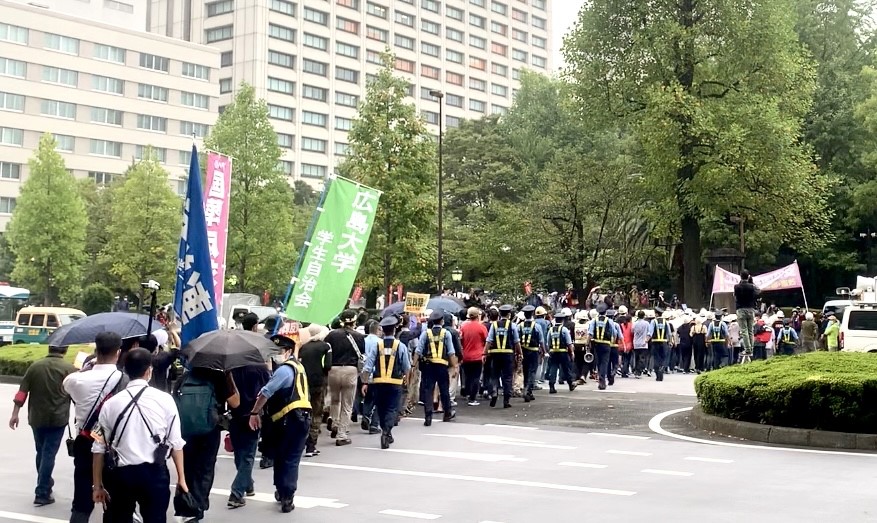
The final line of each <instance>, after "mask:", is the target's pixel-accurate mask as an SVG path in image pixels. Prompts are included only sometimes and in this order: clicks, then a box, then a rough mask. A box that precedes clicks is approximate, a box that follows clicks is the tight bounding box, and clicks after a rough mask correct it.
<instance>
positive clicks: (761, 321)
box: [752, 314, 773, 360]
mask: <svg viewBox="0 0 877 523" xmlns="http://www.w3.org/2000/svg"><path fill="white" fill-rule="evenodd" d="M766 321H767V315H766V314H765V315H763V316H761V317H760V318H758V320H757V321H756V322H755V329H754V332H755V335H754V345H753V347H752V358H753V359H756V360H766V359H767V345H768V344H769V343H770V340H771V338H772V337H773V331H772V330H771V329H770V327H769V326H768V325H766V324H765V322H766Z"/></svg>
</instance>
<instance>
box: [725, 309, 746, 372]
mask: <svg viewBox="0 0 877 523" xmlns="http://www.w3.org/2000/svg"><path fill="white" fill-rule="evenodd" d="M725 325H727V326H728V345H729V347H730V353H729V354H728V365H734V364H735V363H737V361H739V358H740V351H741V347H742V343H743V342H742V341H741V339H740V325H739V323H737V318H736V316H734V315H733V314H732V315H730V316H726V317H725Z"/></svg>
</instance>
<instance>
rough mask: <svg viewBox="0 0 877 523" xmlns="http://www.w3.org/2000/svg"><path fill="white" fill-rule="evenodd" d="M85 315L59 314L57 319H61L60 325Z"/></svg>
mask: <svg viewBox="0 0 877 523" xmlns="http://www.w3.org/2000/svg"><path fill="white" fill-rule="evenodd" d="M84 317H85V316H84V315H82V314H59V315H58V319H59V320H60V321H61V325H67V324H68V323H73V322H74V321H76V320H81V319H82V318H84Z"/></svg>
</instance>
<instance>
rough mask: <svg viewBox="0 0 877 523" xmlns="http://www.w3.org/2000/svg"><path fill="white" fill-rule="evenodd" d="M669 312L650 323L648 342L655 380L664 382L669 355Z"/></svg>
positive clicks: (670, 332)
mask: <svg viewBox="0 0 877 523" xmlns="http://www.w3.org/2000/svg"><path fill="white" fill-rule="evenodd" d="M672 333H673V331H672V329H671V328H670V311H664V312H663V313H662V314H661V317H660V318H656V319H653V320H652V321H651V336H650V337H649V342H651V345H652V363H653V365H654V369H655V380H656V381H664V369H666V368H667V363H668V362H667V360H668V358H669V355H670V348H669V344H670V336H672Z"/></svg>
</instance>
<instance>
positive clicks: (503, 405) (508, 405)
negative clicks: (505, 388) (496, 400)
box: [502, 402, 512, 409]
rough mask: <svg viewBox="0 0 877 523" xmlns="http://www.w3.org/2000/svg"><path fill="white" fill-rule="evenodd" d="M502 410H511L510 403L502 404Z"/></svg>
mask: <svg viewBox="0 0 877 523" xmlns="http://www.w3.org/2000/svg"><path fill="white" fill-rule="evenodd" d="M502 408H504V409H510V408H512V404H511V403H508V402H506V403H503V404H502Z"/></svg>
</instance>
